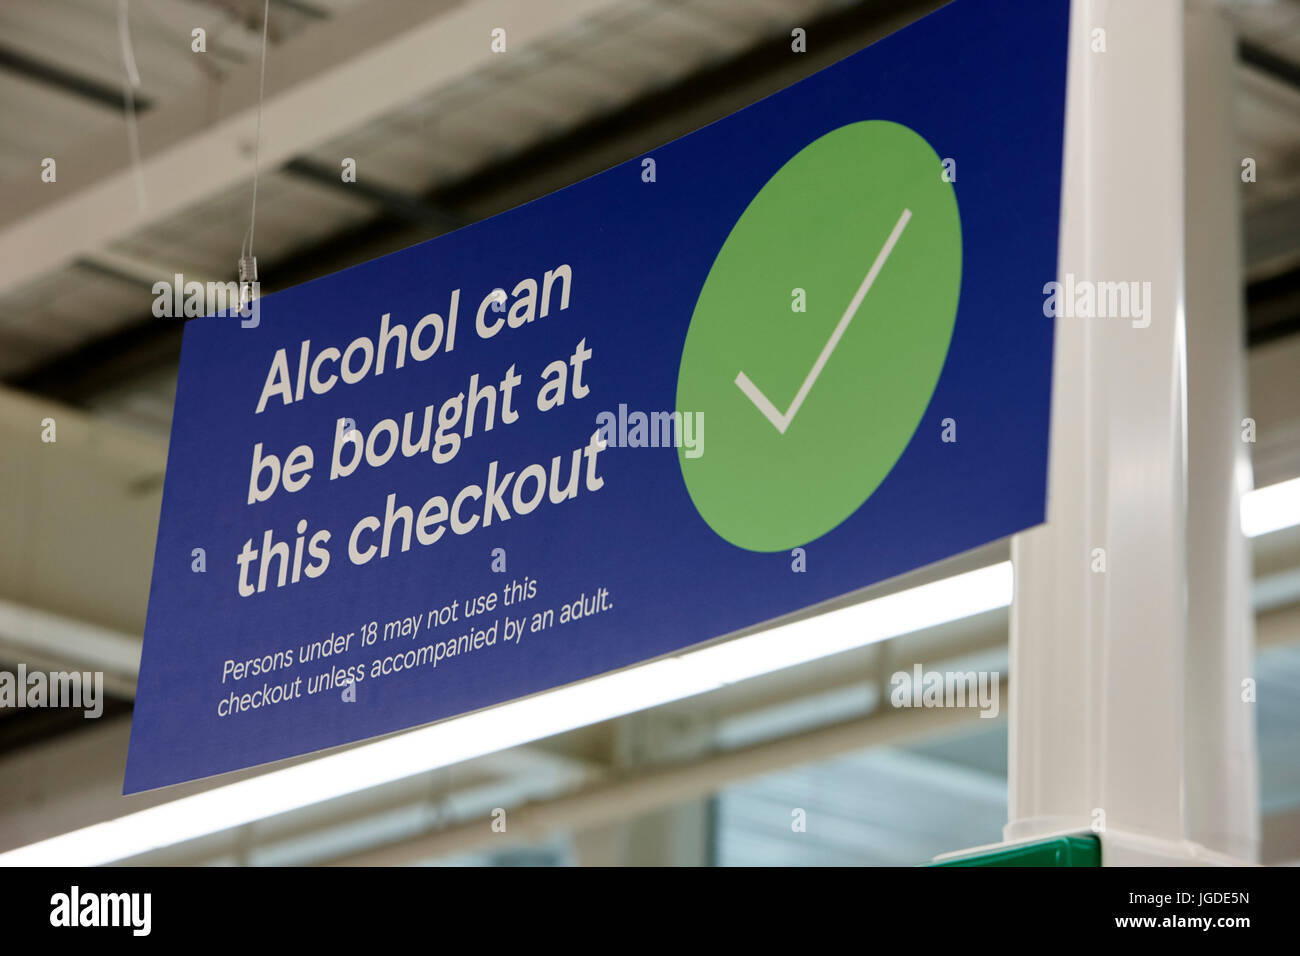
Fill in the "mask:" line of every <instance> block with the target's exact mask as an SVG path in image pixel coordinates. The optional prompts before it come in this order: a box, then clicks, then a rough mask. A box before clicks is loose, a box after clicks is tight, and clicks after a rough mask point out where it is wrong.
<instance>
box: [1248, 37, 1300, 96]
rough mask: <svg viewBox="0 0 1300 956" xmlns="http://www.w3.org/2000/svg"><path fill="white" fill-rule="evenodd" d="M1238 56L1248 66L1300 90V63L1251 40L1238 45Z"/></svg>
mask: <svg viewBox="0 0 1300 956" xmlns="http://www.w3.org/2000/svg"><path fill="white" fill-rule="evenodd" d="M1237 56H1238V58H1239V59H1240V60H1241V62H1242V63H1245V64H1246V65H1247V66H1251V67H1254V68H1255V69H1257V70H1259V71H1260V72H1261V73H1266V74H1268V75H1269V76H1271V77H1273V79H1275V80H1278V81H1280V82H1282V83H1285V84H1286V85H1287V86H1289V87H1291V89H1293V90H1300V63H1296V62H1295V61H1294V60H1291V59H1288V58H1287V57H1284V56H1282V55H1281V54H1278V53H1274V52H1273V51H1272V50H1270V49H1268V48H1267V47H1264V46H1261V45H1260V44H1258V43H1252V42H1251V41H1250V40H1242V41H1241V43H1240V44H1238V46H1237Z"/></svg>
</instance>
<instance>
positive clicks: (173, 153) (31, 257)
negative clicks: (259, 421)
mask: <svg viewBox="0 0 1300 956" xmlns="http://www.w3.org/2000/svg"><path fill="white" fill-rule="evenodd" d="M619 3H620V0H548V2H547V3H545V4H526V5H519V4H517V3H513V2H509V0H477V2H474V3H464V2H459V0H371V2H370V3H367V4H364V5H362V6H359V7H357V8H355V9H353V10H349V11H348V12H347V13H345V14H343V15H341V16H339V17H338V18H336V19H333V20H330V21H327V22H324V23H322V24H320V25H318V26H316V27H314V28H313V29H311V30H309V31H305V32H304V33H303V34H302V35H301V36H297V37H294V38H292V39H290V40H288V41H286V42H285V43H284V44H283V45H282V46H281V47H279V48H277V49H276V50H275V51H273V52H272V54H271V55H270V57H269V58H268V60H267V67H266V90H267V92H266V99H265V102H264V105H263V108H262V113H263V117H262V128H263V130H264V131H265V133H266V135H265V136H264V137H263V142H262V145H261V164H262V168H264V169H269V168H274V167H276V166H279V165H281V164H282V163H284V162H286V161H288V160H289V159H290V158H291V157H292V156H294V155H296V154H298V153H300V152H301V151H303V150H305V149H310V148H311V147H313V146H316V145H319V144H320V143H323V142H327V141H329V140H330V139H332V138H334V137H337V136H342V135H345V134H347V133H348V132H351V131H355V130H356V129H358V128H360V127H362V126H364V125H365V124H366V123H368V122H370V121H371V120H373V119H375V118H376V117H379V116H382V115H384V114H386V113H390V112H392V111H393V110H395V109H398V108H399V107H401V106H403V105H404V104H406V103H408V102H409V101H410V100H412V99H414V98H416V97H419V96H423V95H427V94H429V93H431V92H433V91H434V90H436V89H438V88H440V87H442V86H444V85H446V84H449V83H452V82H454V81H456V80H458V79H460V78H462V77H464V76H465V75H466V74H469V73H473V72H475V71H476V70H479V69H482V68H484V67H486V66H487V65H488V64H489V62H490V60H491V58H492V57H493V56H495V55H496V54H493V53H492V51H491V48H490V40H491V31H492V29H494V28H496V27H502V26H504V27H505V28H507V29H508V30H509V36H510V44H511V51H512V52H519V51H523V50H526V49H528V48H529V47H530V46H532V45H533V44H535V43H536V42H538V41H539V40H542V39H545V38H547V37H549V36H553V35H554V34H555V33H556V32H557V31H561V30H563V29H564V28H565V27H566V26H569V25H571V24H574V23H576V22H579V21H581V20H583V19H586V18H588V17H591V16H594V15H598V14H600V13H602V12H604V11H607V10H609V9H612V8H613V7H615V6H617V5H618V4H619ZM474 38H481V41H482V42H474ZM257 114H258V75H257V71H254V70H244V71H239V72H238V73H234V74H231V75H230V76H229V77H227V78H226V80H225V81H223V82H221V83H217V84H206V83H205V84H203V85H201V86H200V87H199V88H198V89H196V90H194V91H192V92H190V93H188V94H186V95H182V96H179V97H177V98H176V99H174V100H171V101H168V102H167V103H165V104H162V105H160V106H158V107H156V108H155V109H153V110H151V111H149V112H148V113H146V114H145V115H144V116H142V117H141V118H140V121H139V129H140V143H141V146H142V152H143V163H142V165H143V178H144V181H145V182H146V184H147V190H148V195H147V207H146V208H142V207H141V204H140V203H139V202H138V201H137V198H136V191H135V186H134V178H135V173H134V171H133V169H132V167H131V163H130V159H129V156H128V155H127V149H126V144H125V142H124V137H122V136H121V135H120V130H113V131H111V135H106V136H104V137H100V138H96V140H95V141H93V142H89V143H84V144H83V145H82V146H81V147H80V148H78V149H76V150H73V151H69V152H64V153H62V154H61V155H59V156H57V157H55V158H56V159H57V161H58V172H59V178H58V181H57V183H47V184H39V183H21V184H15V183H10V184H7V185H6V186H4V187H3V188H0V210H4V213H3V215H4V219H3V222H0V262H4V264H5V268H4V270H3V272H0V294H3V293H5V292H9V291H12V290H15V289H18V288H20V287H21V286H23V285H24V284H25V283H27V282H29V281H31V280H34V279H36V278H39V277H40V276H43V275H46V274H48V273H50V272H52V271H54V270H56V269H58V268H60V267H62V266H65V265H67V264H68V263H69V262H71V261H73V260H75V259H77V258H80V257H84V256H87V255H88V254H90V253H92V252H93V251H94V250H95V249H97V248H99V247H101V246H103V245H106V244H107V243H109V242H111V241H112V240H114V239H116V238H120V237H122V236H125V235H128V234H130V233H132V232H134V231H135V230H137V229H139V228H141V227H143V226H146V225H148V224H149V223H150V222H153V221H156V220H158V219H161V218H164V217H166V216H169V215H173V214H176V213H180V212H182V211H183V210H184V209H186V208H189V207H192V206H193V205H194V204H195V203H196V202H199V201H201V200H203V199H204V198H205V197H208V196H211V195H215V194H217V193H219V192H221V191H222V190H224V189H228V188H230V187H233V186H237V185H238V184H240V183H242V182H245V181H247V180H248V178H249V177H250V176H251V174H252V171H253V161H254V149H253V146H254V143H255V141H256V128H257ZM232 267H233V263H232Z"/></svg>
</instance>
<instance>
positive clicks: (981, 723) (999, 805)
mask: <svg viewBox="0 0 1300 956" xmlns="http://www.w3.org/2000/svg"><path fill="white" fill-rule="evenodd" d="M1124 2H1136V0H1124ZM940 5H941V4H940V3H938V2H933V0H924V2H913V0H896V2H885V0H875V2H872V0H866V2H861V0H518V2H515V3H507V2H497V0H423V2H409V0H271V2H270V5H269V10H270V16H269V21H268V22H267V37H268V42H269V47H270V51H269V55H268V66H267V92H266V101H265V114H264V118H263V124H264V125H263V133H262V142H261V146H260V157H259V162H260V167H261V172H260V179H259V184H258V194H257V196H258V198H257V210H258V211H257V231H256V253H257V256H258V260H259V266H260V273H261V280H262V288H263V292H268V291H274V290H275V289H277V288H282V287H286V286H290V285H296V284H298V283H301V282H304V281H307V280H309V279H312V278H314V277H316V276H319V275H322V274H326V273H329V272H333V271H336V270H338V269H341V268H344V267H346V266H350V265H354V264H356V263H358V262H362V261H365V260H367V259H371V258H374V257H375V256H378V255H382V254H384V253H387V252H390V251H393V250H396V249H399V248H403V247H405V246H408V245H411V244H413V243H416V242H419V241H421V240H424V239H428V238H430V237H433V236H436V235H438V234H440V233H443V232H446V231H448V230H451V229H454V228H456V227H458V226H461V225H465V224H469V223H473V222H475V221H477V220H479V219H482V218H484V217H486V216H489V215H492V214H494V213H496V212H499V211H502V210H504V209H507V208H510V207H512V206H515V205H517V204H519V203H521V202H524V201H527V200H529V199H533V198H535V197H537V196H541V195H544V194H546V193H548V192H551V191H553V190H555V189H557V188H559V187H561V186H564V185H567V184H569V183H572V182H575V181H577V180H579V179H581V178H583V177H586V176H588V175H590V174H592V173H595V172H598V171H600V170H602V169H604V168H607V167H608V166H610V165H612V164H614V163H617V162H621V161H623V160H626V159H630V158H634V157H636V156H638V155H640V154H642V153H644V152H646V151H648V150H650V149H652V148H654V147H655V146H657V145H659V144H661V143H663V142H665V141H667V140H669V139H671V138H673V137H676V136H679V135H681V134H683V133H686V132H689V131H690V130H692V129H695V128H697V127H699V126H700V125H702V124H704V123H707V122H709V121H711V120H713V119H716V118H719V117H721V116H724V115H726V114H728V113H730V112H732V111H734V110H735V109H738V108H740V107H742V106H744V105H747V104H748V103H751V102H753V101H754V100H756V99H758V98H760V97H762V96H764V95H766V94H768V93H770V92H773V91H775V90H777V89H780V88H782V87H784V86H786V85H788V84H790V83H791V82H793V81H795V80H796V79H798V78H800V77H801V76H804V75H807V74H809V73H811V72H814V71H816V70H817V69H819V68H821V67H823V66H826V65H828V64H830V63H832V62H834V61H835V60H837V59H839V58H841V57H843V56H845V55H847V54H849V53H852V52H854V51H856V50H858V49H860V48H861V47H863V46H865V45H866V44H868V43H870V42H872V41H874V40H876V39H878V38H880V37H882V36H884V35H887V34H888V33H890V32H892V31H894V30H896V29H898V28H900V27H901V26H903V25H905V24H907V23H908V22H911V21H912V20H914V19H916V18H917V17H919V16H921V15H923V14H924V13H926V12H929V11H930V10H932V9H934V8H936V7H938V6H940ZM1218 7H1219V8H1220V9H1221V10H1222V15H1223V16H1225V17H1227V18H1229V19H1230V20H1231V21H1232V23H1233V25H1234V27H1235V30H1236V33H1237V37H1238V44H1237V50H1238V62H1237V64H1236V68H1235V70H1234V71H1233V73H1232V75H1231V77H1230V78H1228V82H1229V83H1230V85H1231V90H1230V96H1231V101H1232V103H1233V108H1234V111H1235V117H1236V134H1237V137H1238V141H1239V142H1238V147H1239V150H1240V153H1241V155H1242V156H1243V157H1250V158H1253V159H1254V160H1255V162H1256V170H1257V172H1256V177H1255V181H1254V182H1251V183H1242V185H1241V187H1240V201H1241V214H1242V227H1243V229H1244V233H1243V236H1244V263H1243V270H1242V276H1243V287H1242V289H1241V295H1242V297H1243V299H1244V301H1245V303H1246V310H1247V311H1246V317H1247V322H1246V324H1247V332H1246V335H1247V343H1248V346H1249V350H1248V356H1249V358H1248V363H1249V367H1248V371H1249V397H1248V409H1249V414H1250V415H1251V416H1252V417H1253V418H1254V419H1255V421H1256V423H1257V429H1258V432H1257V436H1256V441H1255V443H1254V444H1252V445H1251V446H1250V448H1251V454H1252V464H1253V469H1254V480H1255V485H1256V486H1257V487H1262V486H1265V485H1271V484H1276V483H1279V482H1283V481H1286V480H1289V479H1293V478H1296V477H1298V476H1300V2H1297V0H1237V2H1227V3H1222V4H1218ZM118 11H119V5H118V4H117V3H114V2H112V0H5V2H4V3H3V5H0V382H2V383H3V387H2V388H0V669H7V670H13V669H14V668H15V667H16V665H17V664H18V663H19V662H23V663H26V664H27V666H28V667H29V668H41V667H43V668H50V669H77V670H95V671H103V672H104V673H105V675H106V678H105V679H106V686H107V689H108V692H109V694H110V700H109V703H108V705H107V707H106V709H105V713H104V716H103V717H102V718H101V719H99V720H84V719H83V718H82V716H81V714H80V712H79V711H58V710H8V709H0V851H3V850H6V849H10V848H12V847H16V846H21V845H24V844H28V843H31V842H33V841H35V840H38V839H42V838H44V837H48V836H52V835H54V834H58V833H62V832H65V831H67V830H70V829H74V828H77V827H82V826H86V825H89V824H92V823H95V822H98V821H101V820H105V819H109V818H112V817H116V816H120V815H121V814H122V813H123V812H125V811H126V810H129V809H136V808H139V807H142V806H147V805H150V804H152V803H157V802H159V801H161V800H164V799H171V798H174V797H175V796H176V794H177V793H190V792H194V791H196V790H201V789H203V788H204V786H205V785H204V784H198V785H189V786H187V787H183V788H177V789H176V790H175V791H168V792H166V793H163V794H146V795H141V796H138V797H133V798H130V799H129V800H127V799H124V798H122V797H121V796H120V794H121V784H122V772H123V766H124V761H125V754H126V742H127V737H128V733H129V727H130V719H131V706H132V697H133V694H134V687H135V671H136V668H137V666H138V661H139V649H140V636H141V633H142V631H143V625H144V617H145V608H146V602H147V598H148V590H149V577H150V569H151V564H152V558H153V545H154V538H155V534H156V530H157V520H158V511H159V502H160V495H161V487H162V479H163V472H164V466H165V461H166V453H167V441H168V432H169V426H170V417H171V409H172V403H173V399H174V395H175V386H176V367H177V359H178V355H179V347H180V341H181V331H182V323H181V322H180V321H179V320H174V319H159V318H155V317H154V316H153V314H152V312H151V308H152V304H153V300H154V294H153V291H152V286H153V284H154V283H155V282H157V281H159V280H164V281H166V280H170V277H171V276H172V275H173V274H175V273H182V274H184V275H185V277H186V278H187V279H191V278H193V279H199V280H200V281H205V280H209V279H211V280H220V281H226V280H229V279H233V278H234V277H235V266H236V262H237V260H238V257H239V254H240V247H241V242H242V241H243V240H244V237H245V231H246V228H247V220H248V214H249V205H250V189H251V182H252V179H251V177H252V171H253V160H254V152H255V151H258V150H257V149H255V144H256V136H255V125H254V123H255V114H256V106H257V93H258V80H259V76H258V64H259V56H260V51H261V41H262V25H263V23H262V15H263V2H262V0H130V3H129V4H128V5H127V12H128V19H127V23H128V25H129V52H130V58H133V60H134V63H135V65H136V68H137V70H138V75H139V85H138V86H135V85H133V84H131V83H130V82H129V80H128V75H129V74H128V71H127V69H126V67H125V66H124V49H123V37H122V34H121V31H120V30H119V19H118ZM503 22H504V23H508V24H509V25H510V33H509V44H510V45H509V52H508V54H507V55H494V54H493V53H492V52H491V51H490V49H489V45H488V42H487V37H488V34H489V31H490V30H491V29H492V28H493V27H494V26H496V25H498V24H499V23H503ZM794 28H802V29H804V30H805V31H806V35H807V52H806V53H804V54H795V53H793V52H792V50H791V31H792V29H794ZM200 29H201V30H202V31H203V46H204V49H203V51H202V52H196V50H195V49H194V47H195V45H196V43H197V42H198V40H197V37H196V35H195V31H196V30H200ZM463 30H481V31H482V35H483V36H484V38H485V39H484V43H483V45H482V50H481V52H479V53H474V54H466V55H463V56H460V57H458V58H456V63H455V65H454V67H453V66H450V65H448V63H446V62H442V61H441V60H440V57H439V56H438V55H437V52H436V51H437V50H438V49H439V48H438V46H437V38H438V37H439V35H440V32H441V33H442V34H445V35H448V36H450V35H453V31H463ZM413 37H414V38H422V37H427V38H428V39H429V44H427V45H424V46H423V47H422V46H421V45H420V44H415V43H412V42H410V41H411V38H413ZM430 51H433V52H430ZM1189 68H1194V65H1189ZM128 90H129V93H130V95H129V97H128V96H127V95H126V93H127V91H128ZM289 92H291V93H292V96H290V95H288V94H289ZM128 99H129V100H131V101H133V107H134V112H133V113H132V112H128V111H127V109H126V108H125V103H126V101H127V100H128ZM1194 108H1195V105H1194V104H1192V105H1189V109H1194ZM137 151H138V153H139V154H140V155H141V156H143V157H144V158H145V160H146V161H147V165H146V170H145V172H146V173H147V174H146V175H140V174H139V171H137V169H136V166H135V163H134V155H135V154H136V152H137ZM46 158H52V159H54V160H55V161H56V163H57V182H56V183H45V182H43V181H42V179H41V172H42V168H43V167H42V162H43V160H44V159H46ZM347 158H351V159H353V160H355V163H356V168H357V171H358V175H357V181H356V182H355V183H348V182H343V181H342V179H341V177H340V164H341V163H342V161H343V160H344V159H347ZM1137 161H1140V160H1138V159H1135V162H1137ZM137 186H138V187H139V188H138V189H137ZM15 249H22V250H23V251H24V255H23V257H22V260H21V262H16V261H15V260H14V259H13V258H12V256H8V255H5V254H4V253H5V250H15ZM214 400H216V401H219V400H220V397H219V396H214ZM46 417H53V418H55V419H56V421H57V423H58V448H59V456H58V458H55V457H54V456H52V455H42V454H39V453H38V452H40V451H41V448H40V446H39V445H37V444H35V439H34V436H35V435H37V434H38V430H39V424H38V423H39V422H40V421H41V420H42V419H44V418H46ZM1251 547H1252V551H1253V557H1254V572H1253V573H1254V592H1253V596H1254V603H1255V610H1256V615H1257V616H1256V640H1257V659H1256V674H1255V676H1256V678H1257V682H1258V709H1257V712H1256V713H1257V732H1258V747H1259V767H1260V804H1261V806H1260V809H1261V813H1262V857H1263V861H1264V862H1270V863H1291V862H1300V528H1297V527H1290V528H1285V529H1283V530H1280V531H1275V532H1272V533H1269V534H1263V535H1259V536H1256V537H1255V538H1253V539H1252V541H1251ZM1007 554H1008V549H1007V545H1006V544H1005V543H1001V544H996V545H993V546H991V547H989V548H987V549H983V551H982V552H980V553H978V554H975V555H968V556H964V557H963V558H961V559H957V560H956V561H954V562H949V563H948V565H945V566H943V567H941V568H939V569H937V570H932V571H928V572H926V573H925V574H923V575H921V576H919V577H918V576H914V577H913V578H909V579H907V580H905V581H903V582H895V583H894V584H891V585H889V586H886V588H885V590H889V589H891V588H897V587H900V586H903V585H906V584H909V583H913V582H914V580H923V579H931V578H935V577H939V576H941V575H942V574H945V573H950V572H951V571H953V570H962V569H965V568H969V567H977V566H980V565H982V564H987V563H991V562H994V561H1000V560H1005V559H1006V557H1007ZM1007 631H1008V614H1007V611H1006V610H1005V609H1003V610H999V611H993V612H987V613H984V614H980V615H977V616H974V617H967V618H963V619H961V620H958V621H955V622H953V623H951V624H947V625H943V626H941V627H938V628H931V629H929V630H925V631H920V632H916V633H912V634H907V635H904V636H902V637H898V638H895V639H892V640H890V641H886V642H884V643H880V644H875V645H872V646H868V647H863V648H859V649H857V650H853V651H849V652H847V653H844V654H841V655H838V656H836V657H833V658H828V659H824V660H821V661H815V662H812V663H808V664H804V665H800V666H797V667H791V668H786V669H783V670H780V671H777V672H775V673H772V674H768V675H766V676H762V677H756V678H754V679H752V680H748V681H743V682H741V683H738V684H735V685H732V686H729V687H727V688H725V689H723V690H719V691H715V692H711V693H707V694H703V695H699V696H696V697H693V698H690V699H687V700H684V701H679V702H676V703H673V704H669V705H665V706H661V707H657V708H654V709H651V710H647V711H642V712H640V713H636V714H632V715H630V716H627V717H623V718H619V719H617V720H612V721H606V722H604V723H599V724H595V725H591V726H587V727H584V728H582V729H580V730H576V731H572V732H570V733H566V734H563V735H560V736H558V737H553V738H549V739H546V740H543V741H539V742H537V743H534V744H530V745H528V746H525V747H519V748H514V749H510V750H505V751H501V752H496V753H491V754H487V755H485V756H483V757H480V758H477V759H475V760H472V761H468V762H465V763H460V764H456V765H453V766H450V767H443V768H441V769H438V770H435V771H431V772H420V773H415V774H411V775H408V776H405V777H403V778H402V779H399V780H397V781H395V782H391V783H387V784H384V785H382V786H376V787H370V788H368V789H364V790H361V791H359V792H355V793H350V794H348V795H346V796H343V797H339V798H336V799H333V800H328V801H324V802H315V803H308V804H307V805H305V806H303V807H302V808H300V809H297V810H294V811H292V812H289V813H281V814H278V815H276V816H272V817H268V818H264V819H259V820H256V821H255V822H252V823H248V824H245V825H242V826H239V827H237V828H233V829H229V830H224V831H221V832H217V833H214V834H209V835H205V836H203V837H202V838H200V839H195V840H186V841H182V842H179V843H175V844H173V845H169V846H165V847H162V848H160V849H157V850H153V851H151V852H150V853H148V854H146V855H143V856H140V855H137V856H134V857H130V858H128V862H161V863H215V864H311V863H324V862H377V863H405V864H447V863H455V864H476V865H477V864H483V865H565V864H582V863H599V864H610V863H633V864H670V863H671V864H719V865H754V864H768V865H771V864H792V865H815V864H869V865H870V864H915V863H920V862H923V861H926V860H928V859H930V858H931V857H933V856H934V855H935V854H938V853H942V852H946V851H953V850H959V849H962V848H964V847H971V846H976V845H979V844H985V843H991V842H994V841H996V840H998V839H1000V837H1001V832H1002V826H1003V825H1004V824H1005V823H1006V821H1007V728H1006V715H1005V708H1003V709H1002V710H1001V712H1000V714H999V716H998V718H997V719H993V720H989V719H979V715H978V711H976V710H961V711H957V710H952V711H920V710H917V711H897V710H893V709H891V708H890V707H888V705H887V701H885V697H886V696H887V694H888V679H889V675H890V674H892V673H894V672H895V671H899V670H908V671H910V670H911V668H912V665H913V663H914V662H922V663H924V665H925V666H926V667H927V668H935V667H937V668H940V669H952V670H995V671H998V672H1000V673H1002V674H1003V676H1004V679H1005V681H1014V680H1015V677H1016V675H1015V674H1014V673H1010V674H1008V673H1007V670H1008V654H1007ZM1003 691H1004V694H1005V685H1004V688H1003ZM882 701H884V704H885V705H884V706H882ZM245 776H247V775H245ZM497 807H508V808H511V812H512V813H515V814H517V815H516V816H514V817H513V818H512V819H514V820H515V821H517V822H516V823H513V824H512V826H511V828H510V831H509V834H508V837H506V838H502V836H501V835H496V836H494V835H493V834H492V833H491V831H490V830H489V829H488V827H486V826H485V825H482V821H483V820H485V819H486V818H488V816H489V815H490V813H491V811H492V810H493V808H497ZM516 808H518V809H516ZM794 809H802V810H805V811H806V814H807V817H808V819H809V820H810V821H815V824H814V823H811V822H810V824H809V826H808V829H807V831H806V832H798V831H797V830H795V829H792V826H791V820H792V811H793V810H794Z"/></svg>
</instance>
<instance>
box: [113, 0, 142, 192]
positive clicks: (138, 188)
mask: <svg viewBox="0 0 1300 956" xmlns="http://www.w3.org/2000/svg"><path fill="white" fill-rule="evenodd" d="M128 3H129V0H117V38H118V41H119V43H120V44H121V47H122V70H123V73H124V77H123V82H122V109H123V112H124V113H125V116H126V143H127V148H128V149H129V150H130V152H131V170H132V172H133V174H134V178H135V199H136V203H137V204H138V205H139V208H140V211H141V212H144V210H145V207H146V206H147V205H148V203H147V200H146V197H145V191H144V163H143V161H142V160H141V158H140V127H139V124H138V123H137V122H136V115H135V91H136V90H137V89H138V88H139V86H140V71H139V70H138V69H136V65H135V50H134V49H132V47H131V26H130V22H129V21H130V10H129V8H128Z"/></svg>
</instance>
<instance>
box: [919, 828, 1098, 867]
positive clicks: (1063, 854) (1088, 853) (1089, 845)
mask: <svg viewBox="0 0 1300 956" xmlns="http://www.w3.org/2000/svg"><path fill="white" fill-rule="evenodd" d="M930 865H931V866H1101V840H1099V839H1097V837H1096V835H1095V834H1092V833H1077V834H1073V835H1071V836H1061V837H1053V838H1052V839H1050V840H1042V841H1040V842H1038V843H1021V844H1019V845H1018V846H1010V847H1006V848H1004V849H1000V850H992V851H990V852H988V853H975V854H972V855H971V856H962V857H957V858H956V859H951V860H944V861H943V862H942V863H932V864H930Z"/></svg>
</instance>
